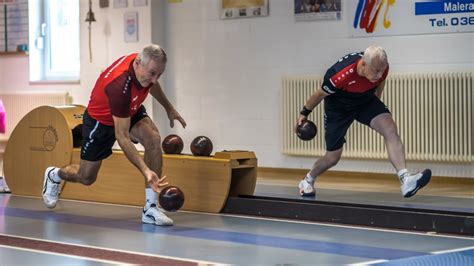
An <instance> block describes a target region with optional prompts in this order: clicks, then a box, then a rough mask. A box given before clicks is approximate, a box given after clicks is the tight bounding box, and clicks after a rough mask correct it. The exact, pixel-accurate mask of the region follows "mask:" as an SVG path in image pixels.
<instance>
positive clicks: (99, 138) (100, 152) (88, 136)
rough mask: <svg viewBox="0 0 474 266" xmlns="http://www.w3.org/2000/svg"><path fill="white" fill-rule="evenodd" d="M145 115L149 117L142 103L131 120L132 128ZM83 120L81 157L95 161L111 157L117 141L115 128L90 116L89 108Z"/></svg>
mask: <svg viewBox="0 0 474 266" xmlns="http://www.w3.org/2000/svg"><path fill="white" fill-rule="evenodd" d="M145 117H148V114H147V113H146V109H145V107H144V106H143V105H142V106H140V110H138V112H137V113H136V114H135V115H134V116H133V117H132V118H131V120H130V130H131V129H132V127H133V126H134V125H135V124H136V123H138V121H140V120H142V119H143V118H145ZM82 120H83V121H82V122H83V125H82V147H81V159H82V160H86V161H92V162H95V161H100V160H103V159H105V158H107V157H109V156H110V155H111V154H112V146H113V145H114V143H115V128H114V127H112V126H106V125H104V124H101V123H100V122H98V121H97V120H95V119H94V118H92V117H90V116H89V114H88V113H87V109H86V111H85V112H84V116H83V119H82Z"/></svg>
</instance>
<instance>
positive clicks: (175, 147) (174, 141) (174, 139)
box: [161, 134, 184, 154]
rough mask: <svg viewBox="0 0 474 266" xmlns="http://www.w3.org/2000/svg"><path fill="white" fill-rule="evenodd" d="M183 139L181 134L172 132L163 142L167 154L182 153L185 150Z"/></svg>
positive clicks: (162, 145)
mask: <svg viewBox="0 0 474 266" xmlns="http://www.w3.org/2000/svg"><path fill="white" fill-rule="evenodd" d="M183 145H184V144H183V139H181V137H180V136H178V135H175V134H171V135H168V136H166V138H165V139H164V140H163V142H162V143H161V147H162V148H163V151H164V152H165V153H166V154H180V153H181V152H182V151H183Z"/></svg>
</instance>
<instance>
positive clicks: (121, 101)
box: [43, 44, 186, 225]
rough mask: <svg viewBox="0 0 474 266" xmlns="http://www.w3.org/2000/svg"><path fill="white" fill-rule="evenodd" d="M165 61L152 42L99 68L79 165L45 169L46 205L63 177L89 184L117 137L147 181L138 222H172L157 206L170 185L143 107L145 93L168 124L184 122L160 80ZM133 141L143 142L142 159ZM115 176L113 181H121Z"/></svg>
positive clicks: (56, 194) (53, 198)
mask: <svg viewBox="0 0 474 266" xmlns="http://www.w3.org/2000/svg"><path fill="white" fill-rule="evenodd" d="M166 62H167V57H166V53H165V51H164V50H163V49H162V48H161V47H160V46H158V45H156V44H150V45H147V46H145V47H144V48H143V50H142V51H141V52H140V53H138V54H137V53H134V54H130V55H125V56H122V57H120V58H119V59H117V60H116V61H115V62H114V63H112V65H110V66H109V67H108V68H107V69H106V70H105V71H104V72H102V74H101V75H100V76H99V78H98V79H97V81H96V84H95V86H94V89H93V90H92V93H91V97H90V100H89V104H88V105H87V109H86V111H85V112H84V117H83V127H82V128H83V130H82V136H83V142H82V147H81V161H80V164H79V165H67V166H63V167H61V168H59V167H48V168H47V169H46V171H45V174H44V184H43V201H44V203H45V205H46V206H47V207H48V208H50V209H52V208H54V207H56V204H57V202H58V200H59V185H60V183H61V180H65V181H68V182H78V183H81V184H83V185H86V186H90V185H92V184H93V183H94V182H95V181H96V179H97V174H98V172H99V169H100V166H101V164H102V160H104V159H106V158H107V157H109V156H110V155H111V154H112V146H113V145H114V142H115V140H117V142H118V144H119V146H120V148H122V151H123V153H124V154H125V156H126V157H127V159H128V160H129V161H130V162H131V163H132V164H133V165H134V166H135V167H136V168H137V169H138V170H139V171H140V173H141V174H142V175H143V177H144V179H145V206H144V208H143V212H142V222H143V223H148V224H155V225H172V224H173V220H171V219H170V218H169V217H168V216H166V215H165V213H164V212H163V211H162V210H161V209H160V208H158V207H157V193H159V192H160V191H161V189H162V188H163V187H165V186H166V185H167V184H168V183H167V182H166V181H165V177H164V176H161V168H162V151H161V140H160V133H159V131H158V128H157V127H156V125H155V124H154V123H153V121H152V120H151V119H150V117H149V116H148V114H147V112H146V110H145V107H144V106H143V102H144V101H145V99H146V98H147V96H148V94H151V95H152V96H153V97H154V98H155V99H156V100H158V102H159V103H160V104H161V105H162V106H163V107H164V109H165V110H166V113H167V115H168V118H169V120H170V126H171V127H173V126H174V120H178V121H179V122H180V123H181V125H182V126H183V127H185V126H186V122H185V121H184V119H183V118H182V117H181V115H180V114H179V113H178V112H177V111H176V109H175V108H174V106H173V105H172V104H171V103H170V102H169V101H168V98H167V97H166V95H165V93H164V92H163V89H162V88H161V86H160V83H159V82H158V79H159V78H160V76H161V75H162V74H163V72H164V71H165V67H166ZM133 143H140V144H142V145H143V147H144V148H145V156H144V159H142V157H141V156H140V154H139V153H138V151H137V149H136V148H135V146H134V145H133ZM119 179H120V177H118V178H117V182H120V181H119Z"/></svg>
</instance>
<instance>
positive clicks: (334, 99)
mask: <svg viewBox="0 0 474 266" xmlns="http://www.w3.org/2000/svg"><path fill="white" fill-rule="evenodd" d="M363 54H364V53H363V52H359V53H351V54H348V55H346V56H344V57H342V58H341V59H339V61H337V62H336V63H335V64H334V65H332V66H331V67H330V68H329V69H328V70H327V71H326V74H325V75H324V81H323V85H322V89H323V91H325V92H326V93H329V94H330V95H329V96H327V97H326V98H325V99H327V100H328V101H329V102H330V103H331V104H335V105H339V106H341V107H344V108H346V109H350V108H351V107H356V106H360V105H363V104H365V103H367V102H368V101H369V100H370V97H373V96H374V93H375V89H376V88H377V86H378V85H379V84H380V83H382V81H384V80H385V78H386V77H387V74H388V67H387V69H386V70H385V72H384V73H383V76H382V77H381V78H380V79H379V80H377V82H375V83H372V82H370V81H369V80H368V79H367V78H365V77H361V76H359V74H357V63H358V62H359V60H361V58H362V55H363Z"/></svg>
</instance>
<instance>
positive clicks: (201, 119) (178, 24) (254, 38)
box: [165, 0, 474, 176]
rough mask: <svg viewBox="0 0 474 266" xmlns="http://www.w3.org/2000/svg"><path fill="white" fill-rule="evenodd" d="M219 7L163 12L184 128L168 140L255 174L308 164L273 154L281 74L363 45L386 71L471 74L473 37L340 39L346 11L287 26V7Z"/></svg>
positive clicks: (277, 145) (463, 171) (348, 164)
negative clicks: (264, 12)
mask: <svg viewBox="0 0 474 266" xmlns="http://www.w3.org/2000/svg"><path fill="white" fill-rule="evenodd" d="M219 3H220V1H206V0H201V1H183V2H182V3H180V4H167V5H166V15H167V16H166V25H167V27H166V30H167V32H166V44H165V46H166V48H167V51H168V55H169V58H170V62H169V64H168V70H167V79H166V87H167V89H168V90H170V91H172V92H173V93H174V94H175V99H174V100H175V103H176V106H177V108H178V110H179V111H180V112H181V113H182V115H183V116H184V118H185V119H187V121H188V128H187V129H185V130H182V129H178V130H177V131H176V132H178V133H179V134H180V135H182V136H183V138H184V139H185V142H186V143H190V142H191V141H192V139H193V138H194V137H196V136H198V135H207V136H209V137H210V138H211V139H212V140H213V142H214V146H215V150H223V149H243V150H253V151H255V152H256V154H257V157H258V159H259V165H260V166H267V167H284V168H310V167H311V165H312V163H313V161H314V160H315V158H307V157H294V156H286V155H283V154H281V152H280V149H281V132H280V124H281V122H280V112H281V110H280V90H281V77H282V76H283V75H285V74H293V73H298V74H303V73H318V74H321V75H323V74H324V72H325V70H326V69H327V68H328V67H329V66H330V65H332V64H333V63H334V62H335V61H336V60H337V59H338V58H339V57H340V56H342V55H344V54H347V53H349V52H353V51H361V50H363V49H365V47H367V46H368V45H370V44H372V43H377V44H380V45H382V46H384V47H385V48H386V50H387V52H388V55H389V60H390V64H391V72H392V73H396V72H432V71H433V72H443V71H469V69H470V70H471V71H472V70H473V62H474V60H473V57H474V55H473V34H472V33H470V34H443V35H423V36H394V37H377V38H348V37H347V36H349V33H348V27H347V21H346V20H347V19H348V13H349V12H344V11H345V10H343V14H344V15H345V16H344V18H343V20H342V21H328V22H325V21H313V22H295V19H294V15H293V13H292V12H293V1H283V0H280V1H270V16H268V17H261V18H247V19H235V20H221V19H219V15H218V14H219ZM346 15H347V16H346ZM303 104H304V103H302V105H303ZM296 116H297V114H295V119H296ZM413 130H416V129H413ZM319 137H322V136H319ZM188 150H189V149H188ZM409 166H410V167H411V168H422V167H428V166H429V167H432V168H433V170H434V172H435V174H436V175H445V176H473V175H474V174H473V167H472V165H452V164H449V165H444V164H433V163H415V162H410V163H409ZM334 169H336V170H347V171H367V172H386V173H392V172H393V169H392V166H391V165H390V163H389V162H388V161H366V160H365V161H357V160H342V161H341V162H340V163H339V164H338V165H337V166H336V167H335V168H334Z"/></svg>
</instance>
